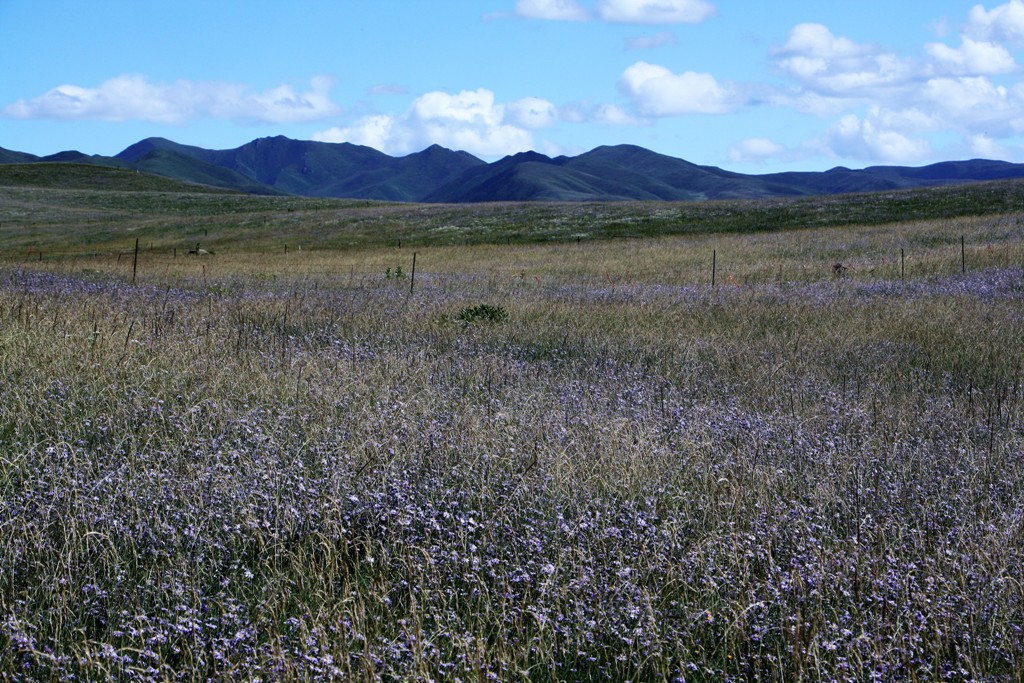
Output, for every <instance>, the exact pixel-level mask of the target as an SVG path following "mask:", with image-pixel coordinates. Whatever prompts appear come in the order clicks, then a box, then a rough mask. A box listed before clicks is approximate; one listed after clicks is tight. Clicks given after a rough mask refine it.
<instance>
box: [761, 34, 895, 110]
mask: <svg viewBox="0 0 1024 683" xmlns="http://www.w3.org/2000/svg"><path fill="white" fill-rule="evenodd" d="M773 56H774V57H775V58H776V60H777V61H776V64H777V65H778V67H779V69H780V70H781V71H782V72H783V73H785V74H787V75H789V76H791V77H793V78H794V79H796V80H797V81H798V82H799V83H800V84H801V85H803V86H804V87H806V88H809V89H811V90H813V91H815V92H818V93H827V94H838V95H856V94H858V93H863V92H869V91H877V90H878V89H879V88H886V87H891V86H896V85H900V84H905V83H906V82H907V80H908V78H909V77H910V76H911V75H912V69H911V66H910V63H909V62H908V61H907V60H903V59H900V58H899V57H898V56H896V55H895V54H892V53H889V52H885V51H883V50H881V49H880V48H878V47H875V46H872V45H863V44H859V43H856V42H854V41H852V40H850V39H849V38H844V37H841V36H836V35H834V34H833V33H832V32H831V31H830V30H829V29H828V27H827V26H824V25H822V24H813V23H806V24H798V25H797V26H796V27H794V28H793V29H792V30H791V31H790V33H789V37H788V39H787V40H786V43H785V44H784V45H783V46H782V47H781V48H778V49H776V50H774V51H773Z"/></svg>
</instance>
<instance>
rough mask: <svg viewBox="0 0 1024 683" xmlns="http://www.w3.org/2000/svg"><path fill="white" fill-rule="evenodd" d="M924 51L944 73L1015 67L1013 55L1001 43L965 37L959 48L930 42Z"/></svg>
mask: <svg viewBox="0 0 1024 683" xmlns="http://www.w3.org/2000/svg"><path fill="white" fill-rule="evenodd" d="M925 49H926V51H927V52H928V54H929V55H930V56H931V58H932V59H933V60H935V63H936V64H937V65H939V66H940V67H941V68H942V70H943V71H945V72H946V73H951V74H957V75H966V74H1000V73H1009V72H1010V71H1013V70H1014V69H1015V68H1017V63H1016V62H1015V61H1014V59H1013V56H1012V55H1011V54H1010V53H1009V51H1008V50H1007V49H1006V48H1005V47H1003V46H1002V45H997V44H995V43H990V42H987V41H983V40H972V39H971V38H967V37H965V38H964V39H963V42H962V43H961V45H960V47H959V48H952V47H949V46H948V45H945V44H943V43H930V44H928V45H926V46H925Z"/></svg>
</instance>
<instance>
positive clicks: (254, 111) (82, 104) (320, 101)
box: [3, 74, 340, 124]
mask: <svg viewBox="0 0 1024 683" xmlns="http://www.w3.org/2000/svg"><path fill="white" fill-rule="evenodd" d="M330 86H331V81H330V79H328V78H324V77H318V78H314V79H313V80H312V81H310V89H309V90H307V91H305V92H297V91H296V90H295V89H294V88H292V87H291V86H289V85H280V86H278V87H276V88H271V89H270V90H265V91H262V92H253V91H251V90H250V89H249V88H248V87H246V86H244V85H239V84H234V83H216V82H190V81H176V82H174V83H150V82H149V80H148V79H147V78H146V77H145V76H142V75H138V74H126V75H122V76H117V77H116V78H111V79H109V80H107V81H104V82H103V83H102V84H101V85H100V86H99V87H98V88H85V87H81V86H77V85H61V86H58V87H56V88H54V89H52V90H50V91H49V92H47V93H45V94H43V95H41V96H39V97H37V98H35V99H32V100H19V101H17V102H15V103H14V104H11V105H8V106H7V107H5V108H4V109H3V113H4V115H6V116H10V117H13V118H21V119H70V120H82V119H99V120H105V121H150V122H153V123H164V124H180V123H184V122H185V121H187V120H189V119H193V118H198V117H203V116H211V117H214V118H224V119H231V120H236V121H254V122H266V123H299V122H309V121H318V120H322V119H325V118H327V117H329V116H332V115H335V114H337V113H338V112H339V111H340V107H338V106H337V105H335V104H334V103H333V102H331V99H330V96H329V95H328V90H329V89H330Z"/></svg>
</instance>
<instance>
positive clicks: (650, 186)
mask: <svg viewBox="0 0 1024 683" xmlns="http://www.w3.org/2000/svg"><path fill="white" fill-rule="evenodd" d="M41 162H51V163H52V162H64V163H74V164H90V165H93V166H112V167H115V168H128V169H132V170H137V171H141V172H143V173H150V174H154V175H160V176H165V177H167V178H174V179H178V180H182V181H186V182H190V183H199V184H202V185H209V186H213V187H218V188H223V189H228V190H234V191H238V192H247V193H252V194H289V195H300V196H307V197H344V198H357V199H376V200H387V201H400V202H441V203H462V202H491V201H629V200H668V201H693V200H704V199H759V198H768V197H793V196H808V195H821V194H839V193H849V192H875V191H886V190H897V189H908V188H914V187H925V186H936V185H950V184H958V183H966V182H976V181H984V180H999V179H1007V178H1024V164H1011V163H1008V162H1005V161H990V160H985V159H972V160H968V161H947V162H942V163H938V164H932V165H930V166H923V167H916V168H915V167H905V166H872V167H868V168H865V169H860V170H853V169H849V168H844V167H837V168H833V169H831V170H829V171H824V172H788V173H771V174H764V175H747V174H743V173H734V172H732V171H726V170H723V169H721V168H717V167H715V166H700V165H697V164H693V163H691V162H689V161H685V160H683V159H677V158H674V157H669V156H665V155H663V154H658V153H656V152H652V151H650V150H648V149H644V148H643V147H637V146H635V145H615V146H602V147H597V148H595V149H593V150H591V151H589V152H587V153H585V154H580V155H579V156H575V157H566V156H560V157H554V158H552V157H548V156H545V155H543V154H539V153H537V152H523V153H520V154H514V155H511V156H507V157H505V158H504V159H500V160H498V161H495V162H493V163H486V162H484V161H482V160H480V159H478V158H476V157H474V156H473V155H471V154H468V153H466V152H456V151H452V150H449V149H445V148H443V147H440V146H438V145H434V146H432V147H428V148H427V149H425V150H423V151H421V152H416V153H414V154H409V155H407V156H403V157H392V156H389V155H387V154H384V153H383V152H379V151H377V150H375V149H372V148H370V147H364V146H360V145H354V144H350V143H326V142H310V141H302V140H292V139H289V138H286V137H282V136H277V137H270V138H260V139H257V140H253V141H252V142H249V143H246V144H244V145H242V146H241V147H237V148H234V149H226V150H210V149H204V148H202V147H194V146H189V145H182V144H179V143H177V142H173V141H171V140H167V139H164V138H147V139H145V140H141V141H139V142H137V143H135V144H134V145H132V146H130V147H128V148H127V149H125V150H124V151H122V152H121V153H120V154H117V155H116V156H114V157H102V156H88V155H85V154H82V153H81V152H76V151H68V152H61V153H59V154H55V155H52V156H49V157H37V156H34V155H31V154H26V153H23V152H14V151H10V150H6V149H3V148H0V165H4V164H32V163H41Z"/></svg>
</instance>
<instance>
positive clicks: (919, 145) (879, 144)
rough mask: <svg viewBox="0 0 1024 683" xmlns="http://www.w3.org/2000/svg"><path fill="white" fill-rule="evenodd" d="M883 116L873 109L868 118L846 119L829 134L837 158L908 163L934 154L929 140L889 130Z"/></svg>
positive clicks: (851, 116) (844, 117) (855, 117)
mask: <svg viewBox="0 0 1024 683" xmlns="http://www.w3.org/2000/svg"><path fill="white" fill-rule="evenodd" d="M882 114H883V112H881V111H880V110H878V109H873V110H872V111H871V112H869V114H868V115H867V116H865V117H859V116H856V115H854V114H847V115H846V116H843V117H842V118H841V119H839V121H838V122H837V123H836V124H835V125H834V126H832V128H831V129H830V130H829V132H828V135H827V144H828V147H829V148H830V149H831V150H832V152H833V153H835V154H836V155H837V156H843V157H850V158H855V159H872V160H876V161H882V162H886V163H909V162H913V161H917V160H920V159H924V158H926V157H927V156H928V155H929V154H930V153H931V146H930V145H929V144H928V142H927V140H923V139H921V138H914V137H912V136H911V135H909V134H907V133H906V132H903V131H900V130H896V129H894V128H891V127H887V126H886V125H885V123H884V117H883V116H881V115H882Z"/></svg>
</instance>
